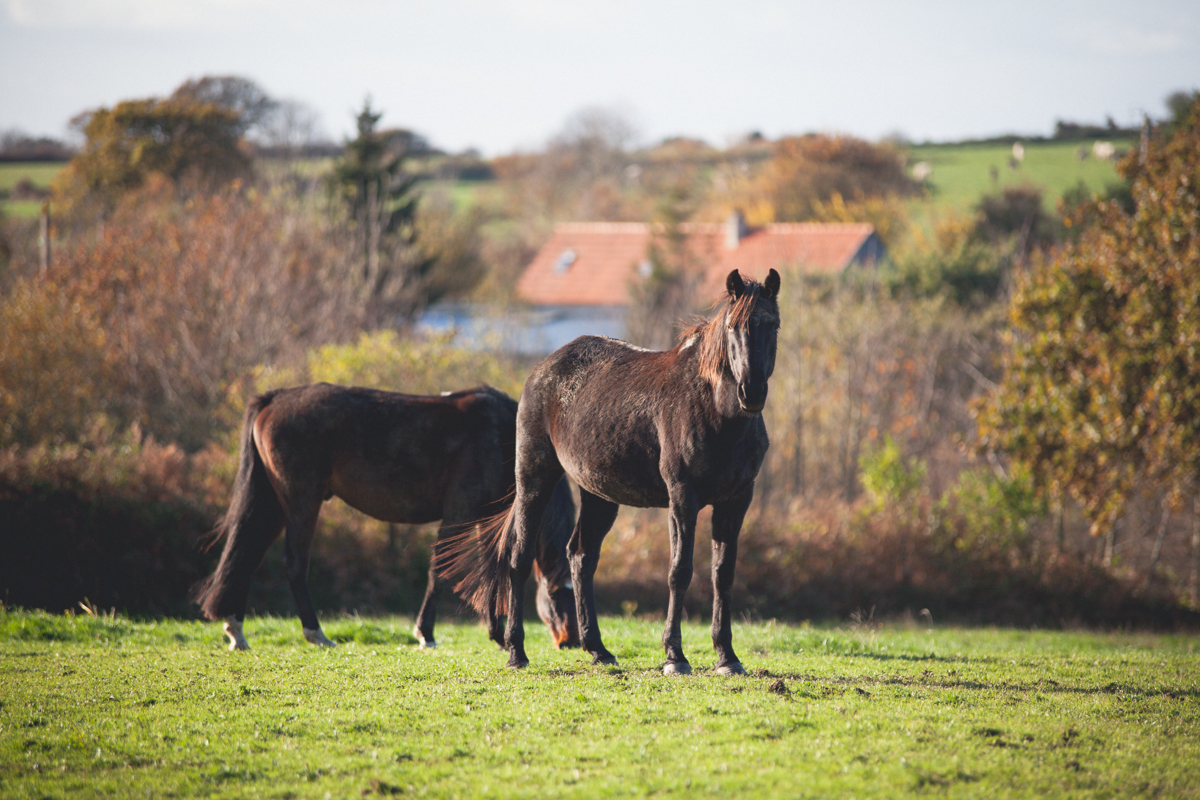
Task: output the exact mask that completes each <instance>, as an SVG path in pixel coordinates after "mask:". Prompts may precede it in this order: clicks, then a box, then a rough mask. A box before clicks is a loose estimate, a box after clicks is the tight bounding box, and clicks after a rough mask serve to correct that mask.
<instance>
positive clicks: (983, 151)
mask: <svg viewBox="0 0 1200 800" xmlns="http://www.w3.org/2000/svg"><path fill="white" fill-rule="evenodd" d="M1112 143H1113V145H1114V146H1115V147H1116V149H1117V150H1118V151H1121V150H1125V149H1127V148H1129V147H1132V146H1134V145H1135V144H1136V142H1133V141H1129V140H1113V142H1112ZM1091 146H1092V142H1091V141H1090V140H1089V141H1087V142H1032V143H1026V144H1024V147H1025V159H1024V160H1023V161H1021V162H1019V166H1018V167H1017V168H1016V169H1012V168H1010V166H1009V160H1010V159H1011V158H1012V145H1002V144H979V145H973V144H961V145H958V144H946V145H921V146H915V147H912V148H910V149H909V151H908V162H909V165H910V167H911V166H912V165H913V164H916V163H918V162H921V161H925V162H928V163H929V165H930V166H931V167H933V173H932V175H931V176H930V177H929V179H928V181H927V183H928V184H929V186H930V187H931V190H932V191H931V195H930V200H929V203H930V204H931V205H932V206H933V208H934V210H935V211H941V212H945V211H951V210H953V211H962V212H969V211H970V209H971V207H972V206H973V205H975V203H977V202H978V201H979V198H980V197H982V196H984V195H986V194H995V193H997V192H999V191H1002V190H1003V189H1004V188H1005V187H1006V186H1021V185H1033V186H1037V187H1039V188H1040V189H1041V190H1042V197H1043V201H1044V203H1045V206H1046V210H1047V211H1049V212H1053V211H1054V210H1055V204H1056V203H1057V202H1058V200H1059V198H1061V197H1062V196H1063V193H1065V192H1067V191H1069V190H1070V189H1073V188H1075V187H1076V186H1077V185H1078V184H1079V183H1080V182H1081V181H1082V182H1083V184H1084V185H1086V186H1087V187H1088V188H1089V189H1090V190H1092V191H1093V192H1102V191H1104V189H1105V187H1107V186H1108V185H1109V184H1110V183H1116V182H1117V181H1119V180H1120V176H1118V175H1117V170H1116V166H1115V164H1114V162H1112V161H1102V160H1100V159H1097V158H1096V157H1095V156H1094V155H1092V151H1091ZM1081 148H1082V149H1083V151H1084V152H1085V153H1086V157H1085V158H1083V159H1080V157H1079V154H1080V149H1081ZM992 170H995V178H994V179H993V172H992Z"/></svg>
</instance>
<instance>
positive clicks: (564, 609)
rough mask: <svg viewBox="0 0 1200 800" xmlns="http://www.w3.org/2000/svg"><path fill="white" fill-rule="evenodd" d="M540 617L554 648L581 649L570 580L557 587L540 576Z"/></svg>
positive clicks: (538, 600) (538, 603) (538, 585)
mask: <svg viewBox="0 0 1200 800" xmlns="http://www.w3.org/2000/svg"><path fill="white" fill-rule="evenodd" d="M537 610H538V616H539V617H541V618H542V622H544V623H546V627H548V628H549V629H550V638H551V639H553V640H554V646H555V647H557V648H559V649H562V648H564V647H579V619H578V618H577V617H576V616H575V591H574V589H573V588H572V586H571V583H570V580H569V579H568V581H567V582H566V583H565V584H561V585H555V583H553V582H552V581H550V580H548V579H547V578H546V576H545V575H539V576H538V582H537Z"/></svg>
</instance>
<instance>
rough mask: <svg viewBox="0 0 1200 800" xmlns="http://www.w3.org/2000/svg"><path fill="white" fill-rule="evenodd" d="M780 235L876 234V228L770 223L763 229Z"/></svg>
mask: <svg viewBox="0 0 1200 800" xmlns="http://www.w3.org/2000/svg"><path fill="white" fill-rule="evenodd" d="M751 230H752V231H753V230H768V231H776V232H779V233H789V232H795V233H851V232H853V233H874V232H875V226H874V225H872V224H871V223H869V222H770V223H768V224H767V225H766V226H765V227H763V228H758V229H755V228H752V229H751Z"/></svg>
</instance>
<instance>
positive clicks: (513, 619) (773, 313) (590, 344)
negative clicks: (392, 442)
mask: <svg viewBox="0 0 1200 800" xmlns="http://www.w3.org/2000/svg"><path fill="white" fill-rule="evenodd" d="M725 285H726V289H727V290H728V298H727V302H726V303H725V304H724V305H723V306H722V308H721V311H720V313H719V314H717V316H716V317H715V318H714V319H712V320H711V321H709V322H707V323H704V324H701V325H698V326H696V327H695V328H692V329H691V330H689V331H687V332H686V333H685V334H684V335H683V336H682V337H681V340H680V343H679V344H678V345H677V346H676V347H675V348H674V349H673V350H668V351H666V352H651V351H648V350H642V349H639V348H636V347H633V346H631V345H628V344H625V343H624V342H619V341H617V340H615V339H607V338H603V337H596V336H583V337H580V338H578V339H576V340H575V341H573V342H571V343H570V344H568V345H566V346H565V347H562V348H560V349H559V350H557V351H555V352H554V353H553V354H551V355H550V356H549V357H547V358H546V359H545V360H544V361H542V362H541V363H540V364H539V365H538V366H537V367H536V368H535V369H534V371H533V374H532V375H531V376H530V377H529V380H528V381H527V382H526V384H525V389H524V391H523V392H522V393H521V405H520V409H519V410H518V412H517V495H516V499H515V501H514V503H513V506H512V509H511V510H510V511H509V514H508V516H507V518H505V519H504V520H503V521H502V524H498V525H495V526H492V527H491V528H490V529H488V530H485V531H483V532H482V533H481V535H480V538H479V540H478V542H476V544H475V549H474V550H473V551H468V552H467V553H465V554H463V557H462V559H461V560H462V561H465V562H466V566H467V569H469V573H468V574H467V575H466V577H464V578H463V579H462V580H461V581H460V582H459V584H458V586H457V588H458V589H459V590H460V591H463V592H465V593H466V595H467V597H468V598H469V600H470V601H471V602H472V604H474V605H475V607H476V608H477V609H479V610H480V611H481V612H486V611H489V610H491V611H494V612H495V613H504V612H505V611H507V613H508V625H507V628H506V630H505V638H504V644H505V646H506V647H507V648H508V651H509V656H508V665H509V666H510V667H524V666H525V665H526V664H528V663H529V660H528V659H527V658H526V656H525V646H524V641H525V632H524V626H523V624H522V617H523V605H524V589H525V583H526V581H527V580H528V578H529V572H530V569H531V565H532V562H533V557H534V547H533V545H534V543H535V542H536V541H537V536H538V533H537V527H536V526H537V521H538V520H539V519H540V517H541V514H542V512H543V511H544V510H545V509H546V507H547V505H548V504H549V503H550V500H551V495H552V493H553V491H554V485H555V484H556V483H557V482H558V480H559V479H560V478H561V477H562V475H563V473H564V472H565V473H566V474H567V475H569V476H570V477H571V478H572V479H573V480H574V481H575V482H576V483H578V484H579V487H580V508H579V521H578V522H577V523H576V525H575V530H574V532H573V533H572V535H571V540H570V542H569V544H568V556H569V559H570V563H571V577H572V579H573V581H574V584H575V587H576V598H575V602H576V608H577V613H578V617H579V632H580V636H581V639H582V644H583V648H584V649H585V650H587V651H588V652H589V653H591V654H592V656H593V663H605V664H614V663H616V658H614V657H613V655H612V653H610V652H609V651H608V650H606V649H605V648H604V645H603V643H602V642H601V641H600V630H599V628H598V627H597V625H596V600H595V592H594V590H593V586H592V578H593V576H594V575H595V572H596V564H597V561H598V559H599V557H600V544H601V542H602V541H603V540H604V536H605V534H607V533H608V530H609V528H611V527H612V524H613V520H614V519H616V516H617V508H618V505H621V504H623V505H631V506H641V507H657V508H662V507H666V508H668V509H669V510H670V531H671V570H670V577H669V581H668V583H669V586H670V590H671V597H670V605H669V607H668V611H667V625H666V629H665V631H664V632H663V646H664V648H665V649H666V654H667V661H666V664H665V666H664V667H663V672H664V673H666V674H687V673H689V672H691V666H690V665H689V664H688V661H687V659H686V658H685V657H684V655H683V645H682V639H681V636H680V630H679V623H680V617H681V615H682V612H683V597H684V593H685V592H686V591H687V587H688V584H689V583H690V582H691V578H692V548H693V540H694V537H695V531H696V515H697V513H698V512H699V511H700V509H701V508H702V507H704V506H706V505H711V506H712V507H713V512H712V547H713V559H712V581H713V621H712V639H713V646H714V647H715V648H716V651H717V665H716V671H717V672H718V673H720V674H724V675H733V674H740V673H743V672H744V670H743V669H742V665H741V663H740V662H739V661H738V659H737V656H736V655H734V652H733V645H732V636H731V633H730V627H729V589H730V586H731V584H732V583H733V569H734V562H735V561H736V559H737V542H738V534H739V533H740V531H741V527H742V518H743V517H744V516H745V514H746V509H747V508H748V507H749V505H750V499H751V497H752V496H753V494H754V480H755V478H756V477H757V475H758V470H759V467H760V466H761V465H762V462H763V458H764V456H765V455H766V452H767V445H768V441H767V429H766V426H765V425H764V424H763V419H762V414H761V412H762V409H763V406H764V404H765V403H766V400H767V380H768V379H769V378H770V377H771V372H772V371H773V370H774V368H775V342H776V338H777V333H778V329H779V305H778V303H777V302H776V296H777V295H778V293H779V274H778V273H777V272H775V270H771V271H770V274H769V275H768V277H767V279H766V281H765V282H763V283H762V284H761V285H760V284H758V283H756V282H754V281H743V280H742V277H741V275H740V274H738V272H737V270H734V271H733V272H731V273H729V276H728V278H727V279H726V282H725ZM538 549H539V550H540V549H541V548H538ZM494 599H496V600H499V601H500V602H499V603H495V604H493V600H494Z"/></svg>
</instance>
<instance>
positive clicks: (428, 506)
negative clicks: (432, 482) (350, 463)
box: [333, 481, 443, 525]
mask: <svg viewBox="0 0 1200 800" xmlns="http://www.w3.org/2000/svg"><path fill="white" fill-rule="evenodd" d="M420 489H421V487H409V488H406V489H405V490H404V491H399V490H397V489H396V488H395V487H384V486H373V485H370V484H361V483H360V484H355V485H341V486H339V485H338V484H337V482H336V481H335V482H334V485H333V493H334V494H335V495H337V496H338V497H340V498H342V500H344V501H345V502H346V504H347V505H349V506H350V507H352V508H356V509H358V510H359V511H361V512H363V513H364V514H366V515H367V516H369V517H374V518H375V519H379V520H383V521H384V522H400V523H405V524H409V525H420V524H423V523H426V522H433V521H435V520H439V519H441V518H442V513H443V511H442V491H441V490H440V489H438V490H434V487H429V489H430V490H429V491H421V490H420Z"/></svg>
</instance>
